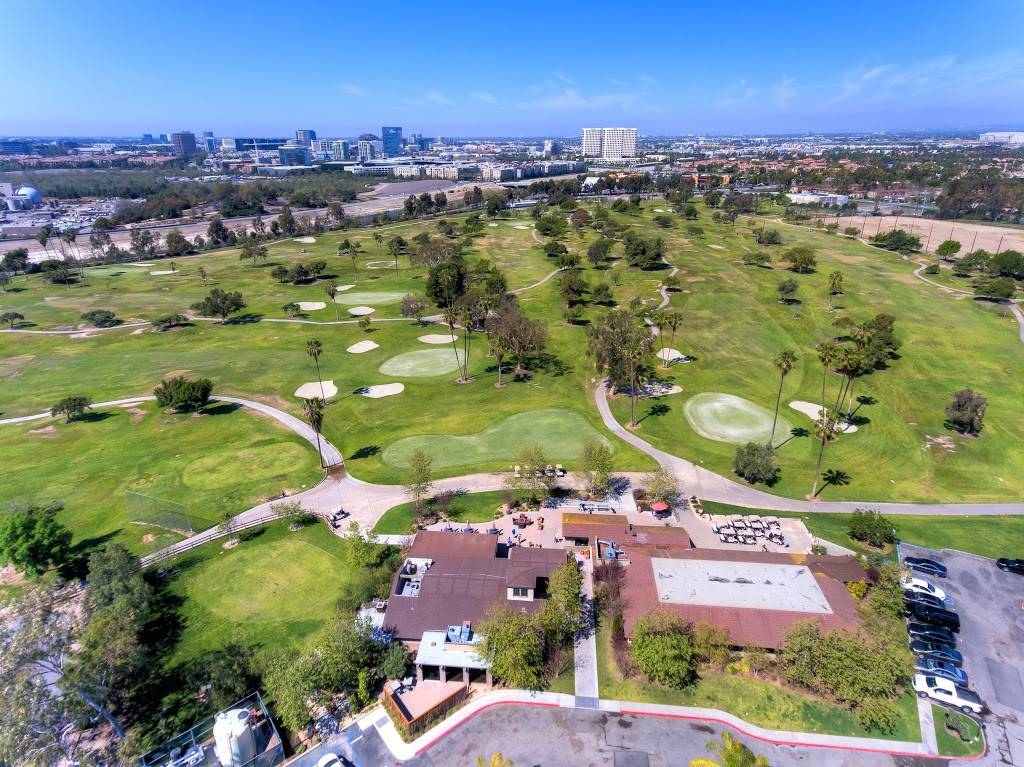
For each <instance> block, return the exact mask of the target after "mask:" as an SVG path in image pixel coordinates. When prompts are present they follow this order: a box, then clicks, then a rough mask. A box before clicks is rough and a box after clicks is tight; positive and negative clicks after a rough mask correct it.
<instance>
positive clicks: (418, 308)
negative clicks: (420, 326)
mask: <svg viewBox="0 0 1024 767" xmlns="http://www.w3.org/2000/svg"><path fill="white" fill-rule="evenodd" d="M426 308H427V304H426V302H425V301H424V300H423V299H422V298H420V297H419V296H416V295H413V294H412V293H408V294H406V295H405V296H403V297H402V307H401V309H400V312H401V314H402V316H403V317H410V318H412V319H414V320H416V322H422V321H423V310H424V309H426Z"/></svg>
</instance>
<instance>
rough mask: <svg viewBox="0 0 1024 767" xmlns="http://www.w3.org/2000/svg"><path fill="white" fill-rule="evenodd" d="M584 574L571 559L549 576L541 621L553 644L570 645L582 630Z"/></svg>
mask: <svg viewBox="0 0 1024 767" xmlns="http://www.w3.org/2000/svg"><path fill="white" fill-rule="evenodd" d="M582 589H583V574H582V573H581V572H580V569H579V567H577V566H576V560H575V559H570V560H569V561H567V562H566V563H565V564H562V565H559V566H558V567H557V568H555V569H554V570H552V571H551V575H550V576H548V598H547V601H546V602H545V603H544V613H543V615H542V616H541V621H542V623H543V624H544V628H545V630H546V631H547V635H548V637H549V641H550V642H552V643H560V642H569V641H571V640H572V638H573V637H574V636H575V635H576V633H577V632H578V631H580V629H582V628H583V595H582Z"/></svg>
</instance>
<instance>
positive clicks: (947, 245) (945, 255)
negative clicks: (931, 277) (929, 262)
mask: <svg viewBox="0 0 1024 767" xmlns="http://www.w3.org/2000/svg"><path fill="white" fill-rule="evenodd" d="M959 252H960V241H959V240H943V241H942V242H940V243H939V246H938V247H937V248H936V249H935V255H937V256H938V257H939V258H941V259H942V260H943V261H949V260H951V259H952V258H953V256H955V255H956V254H957V253H959Z"/></svg>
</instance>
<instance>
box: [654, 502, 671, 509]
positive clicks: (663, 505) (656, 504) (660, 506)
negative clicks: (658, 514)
mask: <svg viewBox="0 0 1024 767" xmlns="http://www.w3.org/2000/svg"><path fill="white" fill-rule="evenodd" d="M651 509H652V510H653V511H668V504H667V503H665V502H664V501H655V502H654V503H652V504H651Z"/></svg>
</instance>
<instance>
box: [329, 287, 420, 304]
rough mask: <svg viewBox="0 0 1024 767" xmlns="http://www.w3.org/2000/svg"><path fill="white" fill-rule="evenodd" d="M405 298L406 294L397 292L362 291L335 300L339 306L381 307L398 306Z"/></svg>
mask: <svg viewBox="0 0 1024 767" xmlns="http://www.w3.org/2000/svg"><path fill="white" fill-rule="evenodd" d="M404 297H405V293H399V292H397V291H386V290H372V291H371V290H360V291H357V292H355V293H345V294H343V295H340V296H335V297H334V300H335V301H337V302H338V303H339V304H344V305H346V306H351V305H353V304H363V305H368V306H380V305H381V304H397V303H398V302H399V301H401V300H402V298H404Z"/></svg>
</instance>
